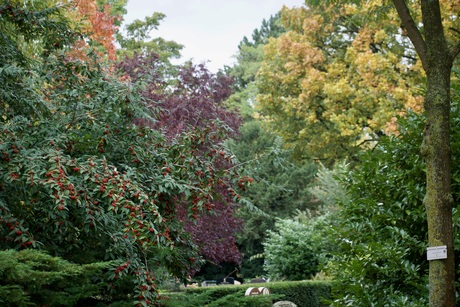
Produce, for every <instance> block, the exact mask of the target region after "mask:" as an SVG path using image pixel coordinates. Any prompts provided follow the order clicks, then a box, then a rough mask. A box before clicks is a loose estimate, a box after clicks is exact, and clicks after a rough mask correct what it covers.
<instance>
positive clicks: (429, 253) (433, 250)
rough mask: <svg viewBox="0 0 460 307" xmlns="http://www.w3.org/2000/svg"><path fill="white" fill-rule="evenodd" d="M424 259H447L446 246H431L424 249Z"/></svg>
mask: <svg viewBox="0 0 460 307" xmlns="http://www.w3.org/2000/svg"><path fill="white" fill-rule="evenodd" d="M426 259H427V260H436V259H447V246H446V245H443V246H433V247H428V248H427V249H426Z"/></svg>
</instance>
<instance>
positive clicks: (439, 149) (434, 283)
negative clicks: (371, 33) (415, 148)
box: [393, 0, 455, 307]
mask: <svg viewBox="0 0 460 307" xmlns="http://www.w3.org/2000/svg"><path fill="white" fill-rule="evenodd" d="M393 3H394V4H395V7H396V9H397V11H398V14H399V16H400V17H401V21H402V22H403V25H404V26H405V28H406V30H407V31H408V35H409V38H410V39H411V41H412V43H413V44H414V46H415V49H416V51H417V53H418V54H419V56H420V59H421V61H422V64H423V68H424V69H425V72H426V75H427V84H426V85H427V91H426V95H425V111H426V125H425V132H424V142H423V145H422V153H423V154H424V156H425V160H426V195H425V198H424V201H423V203H424V205H425V208H426V214H427V221H428V246H429V247H433V246H442V245H446V246H447V259H441V260H431V261H430V271H429V281H430V306H431V307H450V306H452V307H453V306H455V286H454V283H455V264H454V247H453V245H454V243H453V230H452V204H453V199H452V195H451V190H450V186H451V147H450V123H449V118H450V74H451V69H452V64H453V58H454V56H455V54H454V55H451V53H450V52H449V47H448V45H447V42H446V39H445V36H444V29H443V26H442V20H441V12H440V7H439V1H435V0H421V2H420V3H421V9H422V19H423V27H424V30H423V34H424V37H423V39H421V34H420V31H419V30H418V28H417V27H416V23H415V22H414V21H413V19H412V17H411V16H410V12H409V10H408V9H407V6H406V4H405V1H404V0H393Z"/></svg>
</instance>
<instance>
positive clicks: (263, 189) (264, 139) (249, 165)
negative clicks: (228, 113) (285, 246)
mask: <svg viewBox="0 0 460 307" xmlns="http://www.w3.org/2000/svg"><path fill="white" fill-rule="evenodd" d="M228 147H229V149H230V150H231V152H232V153H233V154H234V155H235V157H236V159H237V160H238V161H239V163H240V164H241V165H242V166H243V167H244V170H245V173H246V174H248V175H249V176H251V178H253V182H252V183H251V185H249V186H248V187H246V188H245V191H242V192H241V193H242V196H244V197H245V198H247V199H248V200H250V201H251V202H252V203H253V204H254V205H255V206H256V207H257V208H258V209H259V211H252V210H247V209H246V208H244V207H243V208H241V209H240V210H238V217H240V218H241V219H243V220H244V221H245V223H244V227H243V228H242V230H241V231H240V232H239V233H238V236H237V237H238V246H239V247H240V249H241V252H242V253H243V262H242V264H241V271H240V272H241V273H242V274H244V275H245V276H251V277H254V276H262V275H265V272H264V271H263V257H262V256H261V255H262V254H263V253H264V248H263V245H262V243H263V242H264V240H265V238H266V236H267V230H273V229H274V227H275V222H276V220H277V219H278V218H280V219H287V218H291V217H292V216H293V215H295V214H296V212H297V210H302V211H304V210H305V211H310V212H311V213H312V215H315V214H316V213H317V210H318V202H316V201H315V200H314V198H313V197H312V196H311V194H310V193H309V190H308V186H309V184H311V182H312V181H313V178H314V175H315V173H316V169H317V168H316V165H314V164H313V163H311V162H309V161H307V162H305V163H300V162H293V161H292V160H291V151H289V150H286V149H285V148H284V143H283V141H282V140H281V138H280V137H279V136H277V135H276V134H275V133H273V132H272V131H270V129H269V128H268V127H267V126H266V125H264V124H263V123H261V122H260V121H257V120H253V121H248V122H246V123H244V124H243V125H242V126H241V127H240V134H239V135H238V136H237V137H236V138H235V139H233V140H231V141H229V142H228Z"/></svg>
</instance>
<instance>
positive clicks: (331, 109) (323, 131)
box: [256, 1, 423, 165]
mask: <svg viewBox="0 0 460 307" xmlns="http://www.w3.org/2000/svg"><path fill="white" fill-rule="evenodd" d="M313 2H314V1H313ZM368 5H371V4H370V3H369V4H362V5H358V4H344V5H342V6H333V5H328V2H324V3H323V2H321V3H318V5H316V6H315V5H309V6H308V7H299V8H291V9H288V8H284V9H283V10H282V22H283V25H284V27H285V28H286V30H287V32H286V33H285V34H283V35H281V36H280V37H278V38H276V39H271V40H270V41H269V43H268V44H267V45H266V47H265V56H264V61H263V64H262V67H261V69H260V71H259V74H258V78H257V84H258V89H259V93H260V94H259V95H258V97H257V104H256V106H257V108H258V109H257V110H259V111H260V113H261V114H262V115H263V116H264V117H265V118H266V120H267V121H269V122H272V123H273V126H274V127H275V129H276V131H278V132H279V133H280V134H281V136H283V138H284V139H285V141H286V143H287V145H289V146H291V147H293V148H294V149H295V151H296V154H297V156H298V157H305V158H316V159H321V160H323V162H324V163H325V164H328V165H330V163H332V162H333V161H334V160H336V159H340V158H344V157H348V156H353V154H354V153H356V152H357V151H358V150H360V149H363V148H366V147H367V146H368V145H369V144H372V142H373V141H375V140H377V139H378V137H379V136H380V135H383V134H387V133H389V132H391V131H392V130H394V125H393V124H392V120H393V119H394V116H395V115H397V114H399V113H400V112H403V111H404V110H405V109H406V108H411V109H414V110H420V108H421V103H422V100H423V99H422V97H421V95H420V94H419V91H418V89H417V88H416V87H413V86H412V85H413V84H417V82H419V80H420V79H421V74H420V69H421V68H420V65H419V63H418V62H417V61H415V58H414V52H413V49H412V48H410V46H409V44H410V42H409V41H408V39H407V38H406V37H405V36H402V35H400V33H399V32H398V29H399V23H398V22H397V21H396V20H395V19H393V21H391V22H389V23H387V24H385V25H384V26H382V24H377V23H375V22H371V21H370V19H369V18H367V17H365V16H367V8H366V6H368ZM390 20H391V19H390ZM407 46H409V47H407ZM406 47H407V48H406ZM401 50H406V52H405V53H401V52H400V51H401Z"/></svg>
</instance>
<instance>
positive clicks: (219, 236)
mask: <svg viewBox="0 0 460 307" xmlns="http://www.w3.org/2000/svg"><path fill="white" fill-rule="evenodd" d="M162 66H163V60H162V59H161V57H160V56H158V55H157V54H156V53H148V54H144V55H141V54H135V55H134V57H133V58H129V57H125V59H124V60H123V61H121V62H120V63H119V64H118V65H117V67H118V68H119V69H120V73H121V74H123V75H126V76H129V78H130V79H131V80H133V81H140V82H145V84H146V88H145V90H144V91H143V92H142V95H143V97H144V98H145V99H146V101H148V102H149V105H150V106H151V107H160V108H161V111H160V112H159V114H158V116H157V119H156V120H155V121H149V122H143V124H145V125H148V126H150V127H153V128H154V129H157V130H161V131H163V132H164V134H165V135H166V136H167V138H168V139H169V142H171V143H174V142H176V138H177V136H179V135H181V134H182V133H188V132H190V131H193V130H195V129H203V130H204V131H205V132H206V133H208V134H209V136H208V137H206V138H202V139H199V140H197V141H198V142H199V146H197V147H196V148H191V150H193V151H194V152H196V154H198V155H204V156H208V155H214V154H218V155H220V156H222V158H225V159H227V161H226V162H225V163H221V164H219V165H215V167H216V168H218V169H220V170H222V171H223V170H225V169H228V168H232V163H233V162H232V160H231V157H230V156H227V155H226V153H225V152H224V151H222V150H219V151H217V152H216V151H215V149H214V146H215V145H216V144H219V143H221V142H222V141H223V139H221V138H219V137H217V134H218V131H219V130H221V129H225V130H226V131H225V135H226V137H230V136H234V135H236V133H237V130H238V126H239V124H240V118H239V116H238V115H237V114H236V113H235V112H232V111H230V110H228V109H226V108H225V106H224V100H225V99H226V98H227V97H228V96H229V95H230V94H231V92H232V89H231V84H232V80H231V79H230V78H228V77H226V76H225V75H219V76H216V75H214V74H212V73H210V72H209V71H208V70H207V69H206V67H205V66H204V65H198V66H195V65H193V64H192V63H186V64H184V65H179V66H177V67H175V69H174V70H173V71H172V72H171V71H170V74H169V75H168V78H172V79H173V81H172V82H169V81H168V80H167V79H166V78H165V76H164V75H163V73H162ZM219 122H221V123H222V124H219ZM212 135H214V136H216V137H215V138H214V137H213V136H212ZM246 180H247V179H244V181H245V182H246ZM243 184H245V183H243ZM228 189H230V190H231V191H233V184H231V185H224V184H223V185H222V186H220V187H218V188H217V189H215V190H214V191H213V194H214V195H213V197H212V199H209V200H208V205H209V206H212V208H213V214H211V215H203V216H201V217H197V219H194V220H193V221H192V220H188V219H187V217H186V215H183V219H184V220H185V221H186V224H185V229H186V230H187V231H188V232H190V233H191V234H192V237H193V240H194V242H195V243H196V244H197V245H198V246H199V247H200V253H201V255H202V256H204V257H205V258H206V260H208V261H210V262H211V263H214V264H219V263H221V262H224V261H227V262H233V263H239V262H240V252H239V250H238V248H237V247H236V242H235V233H236V232H237V231H238V230H239V229H240V225H241V220H239V219H236V218H235V216H234V213H235V208H234V207H233V206H231V205H230V206H229V205H228V204H229V203H233V202H234V200H233V199H232V198H228V197H227V196H226V195H228Z"/></svg>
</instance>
